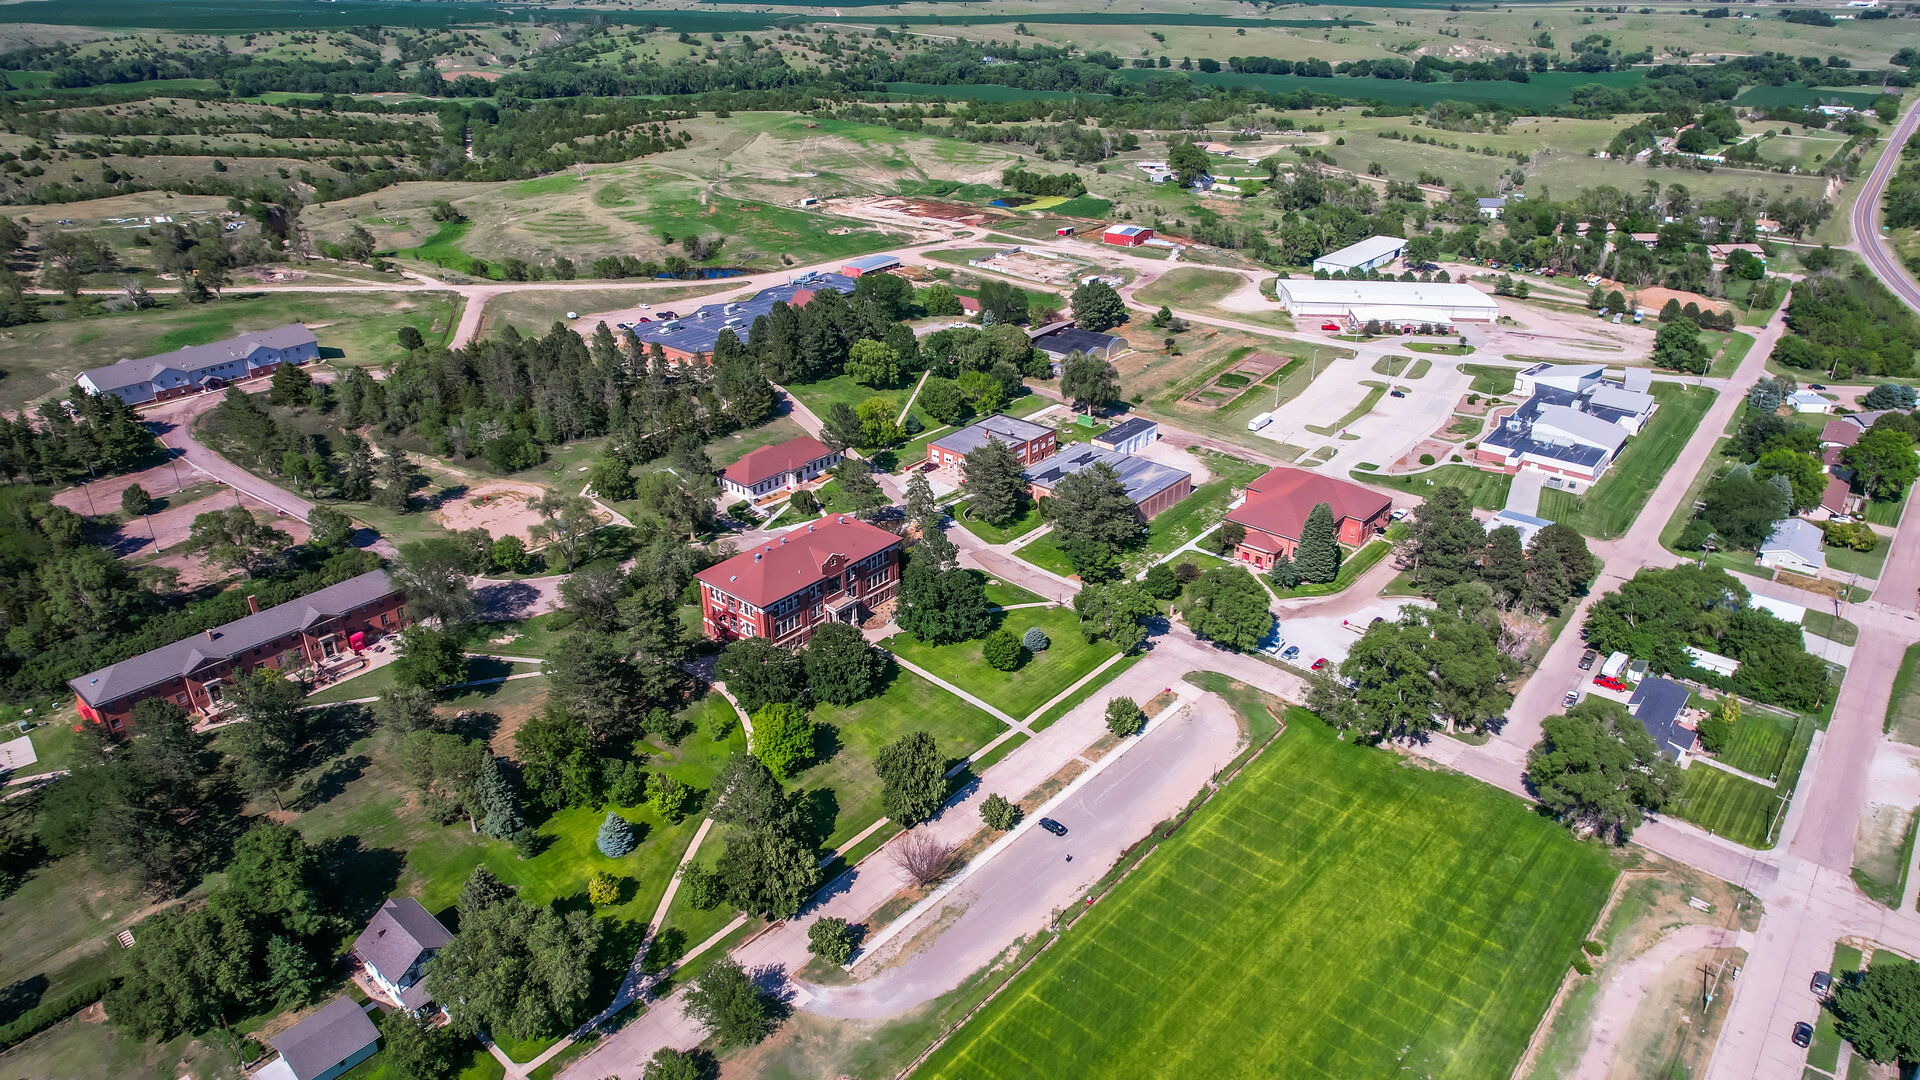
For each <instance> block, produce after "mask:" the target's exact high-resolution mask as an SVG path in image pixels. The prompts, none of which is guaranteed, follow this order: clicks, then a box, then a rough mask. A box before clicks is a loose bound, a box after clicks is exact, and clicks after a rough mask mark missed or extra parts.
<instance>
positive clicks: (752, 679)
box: [713, 627, 826, 714]
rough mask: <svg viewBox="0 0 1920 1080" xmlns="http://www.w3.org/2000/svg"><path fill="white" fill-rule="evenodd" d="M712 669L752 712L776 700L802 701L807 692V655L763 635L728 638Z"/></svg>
mask: <svg viewBox="0 0 1920 1080" xmlns="http://www.w3.org/2000/svg"><path fill="white" fill-rule="evenodd" d="M821 629H823V630H824V629H826V628H825V627H822V628H821ZM713 673H714V675H715V676H716V677H717V678H718V679H719V680H720V681H721V682H724V683H726V684H727V692H728V693H729V694H732V695H733V697H734V700H736V701H738V702H739V703H740V707H741V708H743V709H745V710H747V712H748V713H749V714H752V713H756V712H759V711H760V710H761V709H762V708H764V707H766V706H767V705H768V704H771V703H775V702H794V703H797V702H800V701H803V700H805V698H806V694H807V670H806V657H805V655H804V654H801V653H797V652H795V651H793V650H792V649H783V648H781V647H780V646H778V645H775V644H774V643H773V642H771V641H768V640H767V639H766V638H763V637H750V638H740V639H738V640H736V641H729V642H728V643H727V645H726V647H725V648H723V649H721V650H720V656H719V659H718V660H716V661H715V663H714V669H713Z"/></svg>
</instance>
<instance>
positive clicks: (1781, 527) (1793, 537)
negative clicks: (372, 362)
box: [1760, 518, 1827, 566]
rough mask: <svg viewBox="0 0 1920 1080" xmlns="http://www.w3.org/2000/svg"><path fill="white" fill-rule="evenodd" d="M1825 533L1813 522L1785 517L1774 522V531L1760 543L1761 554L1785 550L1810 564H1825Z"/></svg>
mask: <svg viewBox="0 0 1920 1080" xmlns="http://www.w3.org/2000/svg"><path fill="white" fill-rule="evenodd" d="M1825 535H1826V534H1824V533H1822V532H1821V531H1820V527H1819V526H1818V525H1815V524H1813V523H1812V522H1808V521H1802V520H1800V519H1799V518H1785V519H1783V520H1781V521H1778V522H1775V523H1774V526H1773V533H1772V534H1771V535H1769V536H1768V537H1767V538H1766V540H1765V541H1763V542H1762V543H1761V544H1760V554H1762V555H1767V554H1771V553H1774V552H1784V553H1787V554H1791V555H1793V556H1794V557H1795V558H1798V559H1799V560H1800V561H1801V562H1804V563H1807V564H1809V565H1812V566H1825V565H1826V564H1827V557H1826V555H1825V554H1823V553H1822V552H1821V550H1820V542H1821V541H1822V540H1823V539H1825Z"/></svg>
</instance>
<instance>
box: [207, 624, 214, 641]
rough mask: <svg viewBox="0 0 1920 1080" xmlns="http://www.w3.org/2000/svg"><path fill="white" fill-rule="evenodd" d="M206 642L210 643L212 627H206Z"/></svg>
mask: <svg viewBox="0 0 1920 1080" xmlns="http://www.w3.org/2000/svg"><path fill="white" fill-rule="evenodd" d="M207 640H208V641H212V640H213V628H212V627H208V628H207Z"/></svg>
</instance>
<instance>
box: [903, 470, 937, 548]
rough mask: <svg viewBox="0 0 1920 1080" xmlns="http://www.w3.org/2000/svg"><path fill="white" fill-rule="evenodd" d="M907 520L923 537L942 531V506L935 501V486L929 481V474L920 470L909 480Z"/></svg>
mask: <svg viewBox="0 0 1920 1080" xmlns="http://www.w3.org/2000/svg"><path fill="white" fill-rule="evenodd" d="M907 520H908V521H909V522H911V523H912V524H913V525H914V526H915V527H916V528H917V529H918V530H919V532H920V535H921V536H926V535H927V534H928V533H932V532H938V531H939V529H940V506H939V504H938V503H937V502H935V500H934V497H933V485H932V484H931V483H929V482H928V481H927V474H926V473H925V472H923V471H921V470H918V469H916V470H914V473H913V475H912V476H910V477H908V478H907Z"/></svg>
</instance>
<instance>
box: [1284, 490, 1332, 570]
mask: <svg viewBox="0 0 1920 1080" xmlns="http://www.w3.org/2000/svg"><path fill="white" fill-rule="evenodd" d="M1293 565H1294V566H1295V567H1297V568H1298V569H1299V571H1300V580H1301V581H1306V582H1311V583H1314V584H1321V583H1325V582H1329V581H1332V580H1333V579H1334V578H1335V577H1338V576H1339V574H1340V533H1339V531H1338V529H1337V528H1336V526H1335V525H1334V523H1333V507H1331V506H1329V505H1328V504H1326V503H1315V504H1314V506H1313V509H1312V510H1310V511H1308V512H1307V520H1306V523H1305V524H1303V525H1301V526H1300V544H1299V546H1298V547H1296V548H1294V551H1293Z"/></svg>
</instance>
